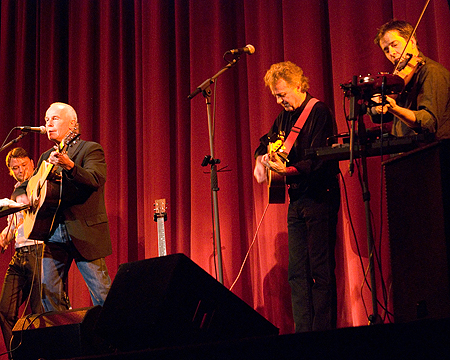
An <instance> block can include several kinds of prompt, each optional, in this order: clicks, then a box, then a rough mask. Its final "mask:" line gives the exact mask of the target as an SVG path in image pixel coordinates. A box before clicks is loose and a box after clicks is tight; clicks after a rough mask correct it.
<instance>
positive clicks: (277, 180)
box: [267, 170, 286, 204]
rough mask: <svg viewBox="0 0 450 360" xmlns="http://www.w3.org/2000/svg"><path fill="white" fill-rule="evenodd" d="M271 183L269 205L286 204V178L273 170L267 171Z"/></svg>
mask: <svg viewBox="0 0 450 360" xmlns="http://www.w3.org/2000/svg"><path fill="white" fill-rule="evenodd" d="M267 171H268V174H267V178H268V183H269V204H284V203H285V202H286V183H285V181H284V176H281V175H280V174H278V173H276V172H275V171H272V170H267Z"/></svg>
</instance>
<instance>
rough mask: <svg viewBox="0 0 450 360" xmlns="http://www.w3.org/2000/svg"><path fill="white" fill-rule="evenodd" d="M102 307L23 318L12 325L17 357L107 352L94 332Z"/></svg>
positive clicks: (31, 359) (25, 359) (64, 356)
mask: <svg viewBox="0 0 450 360" xmlns="http://www.w3.org/2000/svg"><path fill="white" fill-rule="evenodd" d="M100 310H101V306H94V307H88V308H82V309H74V310H68V311H61V312H48V313H44V314H39V315H37V314H34V315H30V316H26V317H23V318H20V319H19V320H18V321H17V323H16V325H15V326H14V328H13V339H12V346H11V349H13V353H12V354H13V358H14V360H38V359H46V360H50V359H67V358H72V357H78V356H85V355H93V354H100V353H105V352H106V351H107V349H108V345H106V343H105V342H104V341H103V340H102V339H101V338H98V337H96V336H95V334H94V333H93V330H94V326H95V322H96V321H97V319H98V315H99V313H100Z"/></svg>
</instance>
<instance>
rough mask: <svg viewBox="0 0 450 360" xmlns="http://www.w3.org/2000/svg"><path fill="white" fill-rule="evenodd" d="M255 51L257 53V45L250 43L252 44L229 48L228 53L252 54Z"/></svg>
mask: <svg viewBox="0 0 450 360" xmlns="http://www.w3.org/2000/svg"><path fill="white" fill-rule="evenodd" d="M254 53H255V47H254V46H253V45H250V44H248V45H246V46H244V47H243V48H240V49H233V50H228V51H227V52H226V54H238V55H240V54H249V55H252V54H254Z"/></svg>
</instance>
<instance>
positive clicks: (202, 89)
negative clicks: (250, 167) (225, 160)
mask: <svg viewBox="0 0 450 360" xmlns="http://www.w3.org/2000/svg"><path fill="white" fill-rule="evenodd" d="M239 59H240V57H239V56H237V57H236V58H234V59H233V60H232V61H230V62H229V63H228V64H227V65H226V66H224V67H223V68H222V69H220V70H219V71H218V72H217V73H216V74H215V75H214V76H213V77H211V78H209V79H206V80H205V81H204V82H203V83H201V84H200V85H199V86H198V87H197V89H195V90H194V91H193V92H192V93H191V94H189V96H188V99H192V98H193V97H195V96H196V95H198V94H199V93H202V94H203V96H204V97H205V99H206V111H207V115H208V132H209V151H210V155H206V156H205V158H204V160H203V162H202V166H206V165H208V164H210V165H211V192H212V198H213V216H214V230H215V238H216V248H217V266H218V275H219V281H220V283H221V284H223V270H222V248H221V242H220V227H219V205H218V197H217V192H218V191H219V186H218V180H217V164H219V163H220V160H219V159H216V158H214V127H213V117H212V107H211V88H210V85H211V84H213V83H214V82H215V80H216V79H217V78H218V77H219V76H220V75H221V74H222V73H224V72H225V71H226V70H228V69H230V68H231V67H233V66H234V65H235V64H236V63H237V61H238V60H239Z"/></svg>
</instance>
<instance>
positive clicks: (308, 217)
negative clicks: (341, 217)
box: [288, 188, 340, 332]
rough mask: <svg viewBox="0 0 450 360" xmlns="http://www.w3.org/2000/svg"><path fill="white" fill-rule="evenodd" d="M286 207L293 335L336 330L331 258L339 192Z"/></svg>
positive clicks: (336, 190)
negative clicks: (294, 333)
mask: <svg viewBox="0 0 450 360" xmlns="http://www.w3.org/2000/svg"><path fill="white" fill-rule="evenodd" d="M322 195H323V196H320V198H316V199H314V198H308V197H306V198H300V199H297V200H294V201H292V199H291V202H290V204H289V210H288V239H289V270H288V272H289V284H290V286H291V300H292V313H293V316H294V323H295V331H296V332H305V331H312V330H328V329H333V328H335V327H336V312H337V303H336V277H335V273H334V270H335V267H336V265H335V256H334V250H335V245H336V225H337V215H338V211H339V205H340V193H339V188H337V189H333V190H331V191H327V192H326V193H325V194H322Z"/></svg>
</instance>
